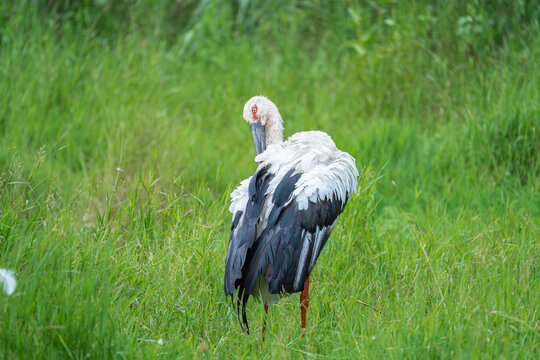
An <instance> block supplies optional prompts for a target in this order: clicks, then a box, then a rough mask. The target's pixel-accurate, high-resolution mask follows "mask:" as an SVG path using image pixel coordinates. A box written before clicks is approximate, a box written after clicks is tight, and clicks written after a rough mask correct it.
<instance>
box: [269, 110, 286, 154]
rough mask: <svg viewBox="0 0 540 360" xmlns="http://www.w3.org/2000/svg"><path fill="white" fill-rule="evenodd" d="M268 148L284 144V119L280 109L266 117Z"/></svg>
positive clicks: (270, 112)
mask: <svg viewBox="0 0 540 360" xmlns="http://www.w3.org/2000/svg"><path fill="white" fill-rule="evenodd" d="M265 127H266V146H268V145H271V144H277V143H280V142H283V119H282V118H281V114H280V113H279V111H278V109H277V108H276V109H272V111H269V112H268V114H267V115H266V124H265Z"/></svg>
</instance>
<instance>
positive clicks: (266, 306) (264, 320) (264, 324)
mask: <svg viewBox="0 0 540 360" xmlns="http://www.w3.org/2000/svg"><path fill="white" fill-rule="evenodd" d="M263 307H264V312H265V316H264V317H263V328H262V339H263V341H264V331H265V330H266V314H268V305H266V304H265V303H264V302H263Z"/></svg>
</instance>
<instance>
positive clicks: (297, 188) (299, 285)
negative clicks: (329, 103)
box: [238, 132, 358, 300]
mask: <svg viewBox="0 0 540 360" xmlns="http://www.w3.org/2000/svg"><path fill="white" fill-rule="evenodd" d="M256 160H257V161H259V170H258V171H260V170H262V169H265V170H264V171H265V172H267V173H269V176H268V177H266V178H265V180H266V182H265V185H264V186H261V187H260V188H259V189H258V190H259V191H262V192H263V193H264V194H265V203H264V206H263V207H262V208H260V210H261V212H259V213H258V216H259V225H258V229H257V231H256V240H255V241H253V242H252V245H251V247H250V248H249V250H248V251H247V253H246V256H245V258H244V266H243V273H242V274H241V278H240V279H239V282H238V284H239V285H240V293H244V294H245V295H247V296H249V294H251V292H252V291H253V288H254V285H255V283H256V281H257V278H258V277H259V276H260V275H262V276H263V277H264V278H265V279H266V280H267V281H268V284H269V291H270V293H273V294H278V293H283V292H285V293H294V292H298V291H302V290H303V286H304V282H305V280H306V278H307V277H308V276H309V274H310V272H311V271H312V269H313V267H314V266H315V262H316V260H317V258H318V256H319V254H320V252H321V250H322V248H323V247H324V245H325V243H326V241H327V240H328V237H329V236H330V233H331V232H332V229H333V227H334V224H335V222H336V219H337V217H338V216H339V214H341V212H342V211H343V209H344V208H345V205H346V203H347V201H348V199H349V197H350V196H351V194H352V193H353V192H354V191H355V190H356V184H357V177H358V171H357V169H356V166H355V160H354V158H353V157H351V156H350V155H349V154H347V153H344V152H342V151H340V150H338V149H337V148H336V147H335V144H334V142H333V141H332V140H331V138H330V137H329V136H328V135H326V134H325V133H322V132H304V133H297V134H295V135H293V136H292V137H291V138H289V139H288V140H287V141H286V142H284V143H281V144H276V145H271V146H270V147H269V148H268V149H267V150H266V151H265V152H264V153H262V154H261V155H259V156H257V158H256ZM252 181H253V180H252ZM266 184H267V185H266ZM244 300H245V299H244Z"/></svg>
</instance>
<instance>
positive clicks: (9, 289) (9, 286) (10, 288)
mask: <svg viewBox="0 0 540 360" xmlns="http://www.w3.org/2000/svg"><path fill="white" fill-rule="evenodd" d="M2 283H3V284H4V291H5V292H6V294H8V295H11V294H13V292H14V291H15V288H16V287H17V280H15V277H14V276H13V271H11V270H6V269H0V284H2Z"/></svg>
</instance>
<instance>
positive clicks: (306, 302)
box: [300, 276, 309, 337]
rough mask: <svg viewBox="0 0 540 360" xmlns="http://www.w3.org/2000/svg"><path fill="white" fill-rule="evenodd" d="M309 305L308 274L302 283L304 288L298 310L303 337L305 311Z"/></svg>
mask: <svg viewBox="0 0 540 360" xmlns="http://www.w3.org/2000/svg"><path fill="white" fill-rule="evenodd" d="M308 307H309V276H308V277H307V279H306V282H305V283H304V290H302V293H301V294H300V312H301V313H302V337H304V330H305V329H306V312H307V308H308Z"/></svg>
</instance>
